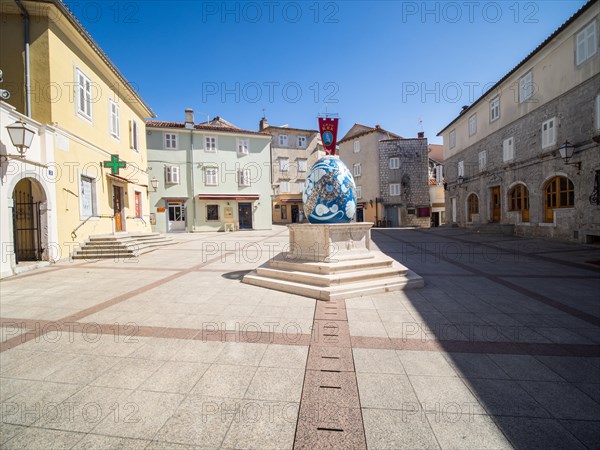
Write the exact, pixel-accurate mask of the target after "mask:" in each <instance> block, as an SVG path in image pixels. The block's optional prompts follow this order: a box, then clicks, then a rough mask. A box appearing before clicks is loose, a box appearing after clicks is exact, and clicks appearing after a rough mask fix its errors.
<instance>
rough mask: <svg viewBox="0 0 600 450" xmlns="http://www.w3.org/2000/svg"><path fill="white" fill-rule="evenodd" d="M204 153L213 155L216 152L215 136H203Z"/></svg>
mask: <svg viewBox="0 0 600 450" xmlns="http://www.w3.org/2000/svg"><path fill="white" fill-rule="evenodd" d="M204 151H205V152H212V153H215V152H216V151H217V138H216V136H204Z"/></svg>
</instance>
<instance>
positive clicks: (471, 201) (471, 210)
mask: <svg viewBox="0 0 600 450" xmlns="http://www.w3.org/2000/svg"><path fill="white" fill-rule="evenodd" d="M473 214H479V198H478V197H477V195H475V194H471V195H469V196H468V197H467V221H468V222H473Z"/></svg>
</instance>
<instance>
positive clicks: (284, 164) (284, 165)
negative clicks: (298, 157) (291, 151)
mask: <svg viewBox="0 0 600 450" xmlns="http://www.w3.org/2000/svg"><path fill="white" fill-rule="evenodd" d="M279 170H280V171H281V172H287V171H288V170H290V158H279Z"/></svg>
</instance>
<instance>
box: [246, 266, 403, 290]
mask: <svg viewBox="0 0 600 450" xmlns="http://www.w3.org/2000/svg"><path fill="white" fill-rule="evenodd" d="M407 271H408V270H407V269H406V270H402V269H399V268H392V267H389V268H388V267H386V268H384V269H374V270H356V271H352V272H350V271H347V272H342V273H335V274H326V275H323V274H316V273H307V272H300V271H292V270H282V269H276V268H272V267H259V268H257V269H256V273H257V275H259V276H263V277H266V278H277V279H280V280H294V281H297V282H299V283H304V284H311V285H314V286H323V287H327V286H337V285H341V284H347V283H354V282H361V281H365V280H373V279H379V278H388V277H399V276H402V275H405V274H406V272H407Z"/></svg>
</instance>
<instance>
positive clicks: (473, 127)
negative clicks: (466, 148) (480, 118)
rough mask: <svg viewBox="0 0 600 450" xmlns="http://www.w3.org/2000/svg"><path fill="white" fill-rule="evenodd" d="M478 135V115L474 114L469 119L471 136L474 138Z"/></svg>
mask: <svg viewBox="0 0 600 450" xmlns="http://www.w3.org/2000/svg"><path fill="white" fill-rule="evenodd" d="M476 133H477V114H473V115H472V116H471V117H469V136H473V135H474V134H476Z"/></svg>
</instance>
